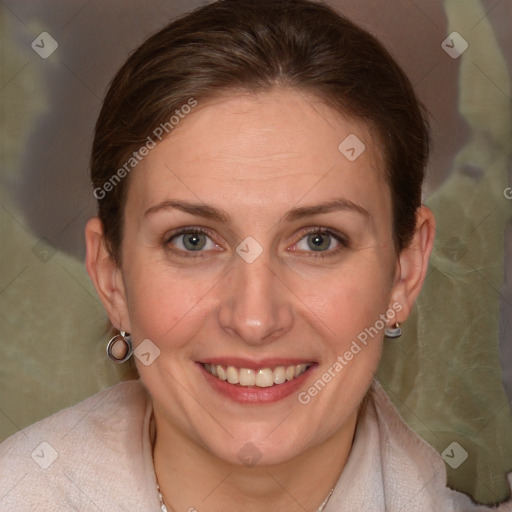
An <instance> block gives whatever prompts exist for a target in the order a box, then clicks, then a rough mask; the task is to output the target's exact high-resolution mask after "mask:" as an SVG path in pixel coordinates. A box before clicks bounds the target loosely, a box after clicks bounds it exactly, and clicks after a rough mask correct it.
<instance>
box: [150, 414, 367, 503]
mask: <svg viewBox="0 0 512 512" xmlns="http://www.w3.org/2000/svg"><path fill="white" fill-rule="evenodd" d="M155 420H156V431H157V436H156V440H155V444H154V452H153V457H154V464H155V472H156V475H157V478H158V482H159V484H160V489H161V492H162V495H163V497H164V500H165V503H166V505H167V507H168V508H169V510H170V511H171V510H175V511H179V510H186V511H191V512H192V511H196V510H197V511H201V512H203V511H204V512H221V511H222V512H237V511H238V510H240V505H243V508H244V510H245V511H247V512H259V511H261V510H268V509H270V510H278V509H280V508H281V509H282V510H287V511H290V512H295V511H297V512H299V511H300V512H303V511H304V510H314V511H316V510H318V508H319V507H320V506H321V505H322V503H323V502H324V501H325V499H326V498H327V496H328V495H329V493H330V491H331V490H332V488H333V487H334V486H335V485H336V482H337V480H338V478H339V476H340V474H341V472H342V470H343V468H344V466H345V464H346V461H347V459H348V455H349V453H350V449H351V447H352V441H353V437H354V433H355V427H356V421H357V411H355V412H354V414H353V415H351V416H350V417H349V419H348V420H347V421H346V422H345V424H344V425H343V426H342V427H341V428H340V429H339V430H338V431H337V432H335V433H334V434H333V435H332V436H331V437H330V438H328V439H326V440H324V441H323V442H322V443H321V444H319V445H316V446H314V447H311V448H310V449H308V450H306V451H305V452H303V453H301V454H300V455H299V456H297V457H295V458H294V459H292V460H289V461H286V462H284V463H281V464H275V465H271V466H258V465H256V466H252V467H246V466H240V465H234V464H231V463H228V462H226V461H224V460H222V459H219V458H217V457H215V456H214V455H213V454H211V453H210V452H208V451H207V450H205V449H204V448H203V447H201V446H200V445H199V444H198V443H197V442H195V441H194V440H192V439H190V438H189V437H187V435H186V434H184V433H183V432H181V431H179V430H177V429H176V428H174V426H173V425H171V424H170V422H168V420H166V418H165V416H164V415H163V414H159V413H158V411H157V409H155Z"/></svg>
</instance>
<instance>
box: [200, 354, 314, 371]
mask: <svg viewBox="0 0 512 512" xmlns="http://www.w3.org/2000/svg"><path fill="white" fill-rule="evenodd" d="M200 362H201V363H202V364H213V365H218V366H234V367H236V368H247V369H248V370H258V369H260V368H276V367H277V366H293V365H298V364H312V363H315V361H314V360H312V359H302V358H296V357H288V358H283V357H270V358H265V359H259V360H256V359H245V358H242V357H212V358H207V359H204V360H202V361H200Z"/></svg>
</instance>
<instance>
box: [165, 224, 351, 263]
mask: <svg viewBox="0 0 512 512" xmlns="http://www.w3.org/2000/svg"><path fill="white" fill-rule="evenodd" d="M313 233H314V234H319V235H330V236H332V237H333V238H334V239H335V240H336V241H337V242H339V244H340V246H339V247H338V248H336V249H331V250H328V251H306V252H311V253H312V254H310V255H309V256H306V257H308V258H322V259H323V258H329V257H331V256H336V255H337V254H338V253H339V252H340V251H341V250H343V249H346V248H348V247H349V246H350V244H349V240H348V238H347V237H346V236H344V235H342V234H341V233H338V232H336V231H333V230H331V229H327V228H323V227H312V228H308V229H307V230H305V231H303V232H302V233H301V236H300V238H299V239H298V240H297V241H296V242H295V244H294V245H296V244H298V243H299V242H300V241H301V240H302V239H303V238H305V237H306V236H308V235H310V234H313ZM190 234H204V235H207V236H208V237H209V238H210V239H212V236H211V233H210V231H209V230H206V229H204V228H198V227H188V228H183V229H180V230H179V231H177V232H176V233H172V234H171V235H170V236H168V237H166V239H165V240H166V241H165V243H164V245H165V246H166V247H167V248H168V250H169V251H170V252H171V253H173V254H176V255H177V256H180V257H184V258H206V257H207V256H204V255H202V254H201V253H204V252H205V251H183V250H181V249H172V248H171V246H172V244H171V241H172V240H173V239H174V238H176V237H178V236H180V235H190ZM212 241H213V239H212ZM214 243H215V242H214ZM192 254H193V255H192Z"/></svg>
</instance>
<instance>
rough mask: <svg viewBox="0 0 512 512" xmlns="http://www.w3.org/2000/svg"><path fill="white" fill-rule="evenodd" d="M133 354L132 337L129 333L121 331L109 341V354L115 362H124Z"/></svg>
mask: <svg viewBox="0 0 512 512" xmlns="http://www.w3.org/2000/svg"><path fill="white" fill-rule="evenodd" d="M132 354H133V346H132V339H131V337H130V335H129V334H127V333H125V332H124V331H120V332H119V334H116V335H115V336H114V337H112V338H110V340H109V342H108V343H107V356H108V358H109V359H110V360H111V361H112V362H113V363H114V364H123V363H124V362H126V361H128V359H130V357H132Z"/></svg>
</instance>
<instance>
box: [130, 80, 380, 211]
mask: <svg viewBox="0 0 512 512" xmlns="http://www.w3.org/2000/svg"><path fill="white" fill-rule="evenodd" d="M382 160H383V159H382V151H381V148H380V145H379V143H378V142H377V137H376V136H375V134H374V133H372V130H371V129H370V128H369V127H368V126H367V125H366V124H365V123H363V122H361V121H355V120H353V119H351V118H348V117H345V116H343V115H342V114H340V113H339V112H337V111H335V110H333V109H332V108H330V107H328V106H327V105H326V104H325V103H323V102H322V101H320V100H319V99H318V98H317V97H316V96H314V95H313V94H310V93H307V92H299V91H295V90H292V89H287V88H284V89H276V90H273V91H271V92H265V93H258V94H255V93H232V94H224V95H223V96H222V97H219V98H217V99H215V100H211V101H209V102H207V103H204V104H201V103H199V104H198V106H197V107H195V108H194V109H193V110H192V112H191V113H190V114H188V115H187V116H184V118H183V119H181V120H180V121H179V124H178V125H177V126H175V128H174V129H173V131H172V132H171V135H169V136H168V137H167V138H165V139H164V140H163V141H162V142H160V143H159V144H158V145H157V146H156V148H155V149H153V150H151V151H150V153H149V154H148V155H147V156H146V157H145V158H144V159H143V161H142V162H141V163H140V164H139V165H138V166H137V168H136V170H135V172H133V173H132V176H131V178H130V180H131V182H132V183H131V184H130V187H129V194H128V195H129V196H131V200H132V201H133V200H135V201H136V202H137V203H138V204H140V207H141V208H148V207H150V206H151V205H152V204H153V203H154V202H157V201H159V200H165V199H166V196H168V195H169V194H173V193H174V194H179V195H183V194H185V195H187V196H189V197H192V196H193V195H194V193H195V195H196V197H195V198H194V199H195V200H197V199H199V200H203V199H204V200H206V198H209V199H211V198H214V197H216V198H218V200H220V201H223V202H226V201H227V202H230V201H232V200H234V198H237V197H238V198H240V195H241V194H242V195H244V194H245V197H246V198H247V197H248V196H249V195H250V194H251V193H253V194H255V198H253V199H254V200H255V201H256V202H257V201H260V203H262V202H264V201H265V200H269V199H270V198H272V199H273V200H274V201H284V202H292V203H297V202H298V201H300V199H301V197H302V196H304V195H305V194H308V196H309V199H311V200H313V199H314V198H315V196H325V194H326V193H329V191H330V190H332V188H333V187H336V188H337V189H338V190H339V191H342V192H343V190H346V191H347V193H349V194H351V195H354V194H355V195H356V196H359V198H361V197H363V196H364V195H369V196H370V197H371V196H373V195H375V194H376V193H378V191H379V189H380V191H381V192H382V187H383V185H384V179H383V176H384V172H383V163H382ZM194 191H195V192H194ZM258 194H259V196H258ZM191 195H192V196H191ZM380 195H382V194H380ZM374 199H375V198H374ZM374 199H372V201H373V200H374ZM247 200H248V199H247Z"/></svg>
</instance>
